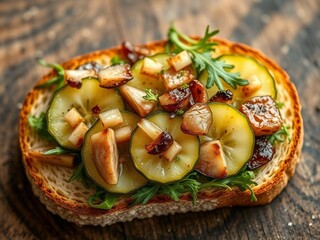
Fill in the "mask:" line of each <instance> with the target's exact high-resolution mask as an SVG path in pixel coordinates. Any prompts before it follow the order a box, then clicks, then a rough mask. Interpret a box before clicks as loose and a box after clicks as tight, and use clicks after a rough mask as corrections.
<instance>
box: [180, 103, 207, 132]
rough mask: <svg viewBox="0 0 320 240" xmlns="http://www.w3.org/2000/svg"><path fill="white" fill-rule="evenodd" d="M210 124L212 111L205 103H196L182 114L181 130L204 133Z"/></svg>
mask: <svg viewBox="0 0 320 240" xmlns="http://www.w3.org/2000/svg"><path fill="white" fill-rule="evenodd" d="M211 124H212V113H211V110H210V108H209V107H208V106H207V105H206V104H202V103H196V104H195V105H193V106H192V107H191V108H189V110H188V111H186V112H185V113H184V114H183V116H182V123H181V131H182V132H184V133H186V134H191V135H206V134H207V133H208V131H209V129H210V126H211Z"/></svg>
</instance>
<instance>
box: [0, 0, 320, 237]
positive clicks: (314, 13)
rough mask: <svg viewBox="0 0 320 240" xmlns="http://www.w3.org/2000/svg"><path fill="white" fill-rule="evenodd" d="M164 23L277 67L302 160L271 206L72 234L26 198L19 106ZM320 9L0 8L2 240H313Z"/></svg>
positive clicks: (244, 4)
mask: <svg viewBox="0 0 320 240" xmlns="http://www.w3.org/2000/svg"><path fill="white" fill-rule="evenodd" d="M171 21H174V23H175V25H176V26H177V27H178V28H179V29H181V30H183V31H184V32H186V33H189V34H202V33H203V31H204V29H205V27H206V25H210V26H211V28H212V29H214V28H218V29H220V31H221V32H220V37H227V38H229V39H231V40H235V41H240V42H244V43H247V44H250V45H252V46H254V47H256V48H259V49H260V50H262V51H263V52H264V53H265V54H267V55H268V56H270V57H271V58H273V59H275V60H277V61H278V62H279V63H280V65H281V66H282V67H283V68H284V69H285V70H286V71H287V72H288V73H289V75H290V76H291V78H292V81H293V82H294V83H295V85H296V87H297V89H298V92H299V94H300V97H301V103H302V106H303V109H302V114H303V119H304V126H305V138H304V147H303V153H302V158H303V161H302V162H300V164H299V165H298V166H297V169H296V174H295V175H294V177H293V178H292V179H291V181H290V182H289V184H288V186H287V188H286V189H285V190H284V191H283V192H282V194H281V195H280V196H279V197H277V198H276V199H275V200H274V201H273V202H272V203H271V204H269V205H267V206H262V207H253V208H246V207H235V208H225V209H218V210H215V211H210V212H201V213H187V214H176V215H174V216H162V217H154V218H151V219H145V220H134V221H132V222H128V223H118V224H114V225H112V226H109V227H105V228H101V227H90V226H87V227H78V226H76V225H74V224H71V223H68V222H66V221H64V220H62V219H61V218H60V217H58V216H55V215H52V214H51V213H49V212H48V211H47V210H46V209H45V207H44V206H43V205H42V204H40V202H39V200H38V198H36V197H35V196H33V194H32V192H31V187H30V185H29V183H28V181H27V179H26V176H25V173H24V169H23V166H22V162H21V153H20V150H19V143H18V130H17V123H18V114H19V107H20V106H21V103H22V101H23V100H24V98H25V96H26V94H27V92H28V90H29V89H30V88H31V87H32V86H33V85H34V84H35V82H36V81H37V79H38V78H39V77H40V76H41V75H42V74H43V73H45V72H47V69H42V68H41V67H39V66H37V64H36V60H37V59H39V58H44V59H45V60H46V61H48V62H63V61H65V60H67V59H69V58H71V57H73V56H75V55H79V54H83V53H86V52H88V51H92V50H96V49H101V48H108V47H111V46H114V45H117V44H119V43H121V42H122V41H123V40H129V41H131V42H133V43H144V42H147V41H150V40H155V39H161V38H165V37H166V31H167V29H168V26H169V24H170V22H171ZM319 81H320V1H319V0H301V1H299V0H243V1H234V0H223V1H222V0H217V1H210V0H207V1H204V0H201V1H199V0H198V1H182V0H180V1H169V0H168V1H162V0H157V1H151V0H149V1H134V0H118V1H112V0H97V1H87V0H78V1H62V0H59V1H45V0H28V1H27V0H25V1H24V0H12V1H7V0H6V1H3V0H2V1H0V104H1V108H0V239H320V222H319V219H320V197H319V195H320V157H319V155H320V126H319V124H320V121H319V118H320V84H319Z"/></svg>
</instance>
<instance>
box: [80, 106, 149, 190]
mask: <svg viewBox="0 0 320 240" xmlns="http://www.w3.org/2000/svg"><path fill="white" fill-rule="evenodd" d="M121 114H122V117H123V120H124V122H123V123H122V124H120V125H118V126H116V127H114V128H113V129H114V130H116V129H119V128H122V127H126V126H130V127H131V128H132V129H134V128H135V126H136V125H137V122H138V121H139V119H140V118H139V117H138V116H137V115H136V114H134V113H131V112H126V111H123V112H121ZM103 129H104V128H103V125H102V123H101V121H100V120H99V121H97V122H96V123H95V124H94V125H93V126H92V128H91V129H90V130H89V131H88V132H87V134H86V136H85V140H84V143H83V146H82V150H81V157H82V161H83V163H84V166H85V170H86V172H87V175H88V176H89V177H90V178H91V179H92V180H93V181H94V182H95V183H97V184H98V185H99V186H100V187H102V188H104V189H105V190H107V191H109V192H113V193H129V192H132V191H134V190H136V189H138V188H140V187H142V186H144V185H145V184H146V183H147V182H148V180H147V179H146V178H145V177H143V176H142V175H141V174H140V173H139V172H138V171H137V170H136V169H135V167H134V165H133V162H132V160H131V157H130V155H129V142H125V143H121V144H118V151H119V159H120V174H119V180H118V183H117V184H115V185H112V184H108V183H106V182H105V181H104V180H103V179H102V177H101V176H100V175H99V173H98V171H97V168H96V166H95V164H94V162H93V159H92V155H93V154H92V147H91V140H90V137H91V135H92V134H94V133H97V132H100V131H102V130H103Z"/></svg>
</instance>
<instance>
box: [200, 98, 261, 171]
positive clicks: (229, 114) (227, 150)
mask: <svg viewBox="0 0 320 240" xmlns="http://www.w3.org/2000/svg"><path fill="white" fill-rule="evenodd" d="M208 106H209V107H210V109H211V112H212V118H213V122H212V125H211V127H210V129H209V132H208V134H207V135H206V136H205V137H201V142H206V141H212V140H219V141H220V143H221V146H222V150H223V152H224V155H225V157H226V162H227V175H228V176H229V175H233V174H236V173H237V172H238V171H239V170H240V169H241V168H242V167H243V166H244V165H245V164H246V163H247V162H248V161H249V160H250V159H251V157H252V154H253V149H254V143H255V136H254V133H253V130H252V128H251V126H250V123H249V121H248V120H247V118H246V117H245V116H244V115H243V114H242V113H241V112H240V111H238V110H237V109H235V108H234V107H232V106H230V105H229V104H225V103H217V102H212V103H209V104H208Z"/></svg>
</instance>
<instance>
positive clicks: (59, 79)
mask: <svg viewBox="0 0 320 240" xmlns="http://www.w3.org/2000/svg"><path fill="white" fill-rule="evenodd" d="M38 64H39V65H41V66H43V67H48V68H52V69H53V70H55V71H56V73H57V75H58V76H54V77H52V78H51V79H50V80H48V81H46V82H45V83H42V84H40V85H37V88H48V87H51V86H53V85H57V89H59V88H60V87H62V86H63V85H64V69H63V67H62V66H61V65H60V64H57V63H53V64H51V63H47V62H45V61H44V60H42V59H40V60H39V61H38Z"/></svg>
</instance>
